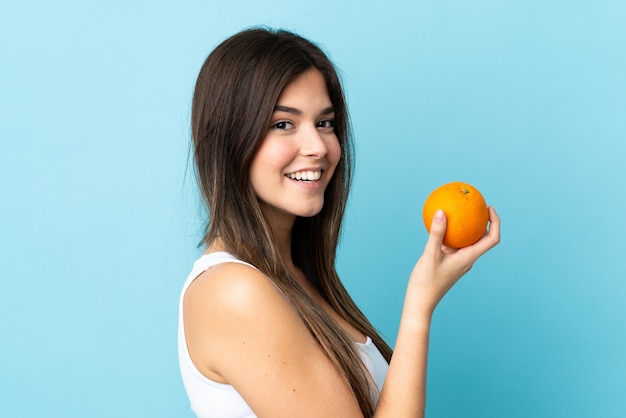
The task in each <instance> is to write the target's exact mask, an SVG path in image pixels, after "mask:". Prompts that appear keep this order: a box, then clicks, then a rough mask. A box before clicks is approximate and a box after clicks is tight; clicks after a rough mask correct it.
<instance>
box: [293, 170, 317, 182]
mask: <svg viewBox="0 0 626 418" xmlns="http://www.w3.org/2000/svg"><path fill="white" fill-rule="evenodd" d="M285 176H286V177H288V178H290V179H291V180H296V181H318V180H319V179H320V178H322V170H317V171H296V172H295V173H289V174H285Z"/></svg>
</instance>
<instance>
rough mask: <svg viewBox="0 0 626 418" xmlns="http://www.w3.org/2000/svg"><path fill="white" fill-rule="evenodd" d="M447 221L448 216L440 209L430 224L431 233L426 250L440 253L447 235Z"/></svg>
mask: <svg viewBox="0 0 626 418" xmlns="http://www.w3.org/2000/svg"><path fill="white" fill-rule="evenodd" d="M446 226H447V219H446V214H445V213H444V211H442V210H441V209H438V210H437V211H436V212H435V215H434V216H433V220H432V222H431V224H430V233H429V235H428V242H427V243H426V248H427V249H428V250H430V251H440V250H441V246H442V245H443V237H444V235H445V234H446Z"/></svg>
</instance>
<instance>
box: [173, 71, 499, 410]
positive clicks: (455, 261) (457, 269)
mask: <svg viewBox="0 0 626 418" xmlns="http://www.w3.org/2000/svg"><path fill="white" fill-rule="evenodd" d="M277 105H278V106H277V108H276V109H277V110H276V111H275V112H274V114H273V116H272V122H271V127H270V129H269V130H268V133H267V135H266V137H265V139H264V141H263V143H262V145H261V148H260V150H259V151H258V154H257V155H256V156H255V160H254V161H253V164H252V167H251V173H250V178H251V181H252V184H253V187H254V188H255V191H256V192H257V194H258V196H259V199H260V201H261V202H262V208H263V210H264V213H265V214H266V216H267V217H268V219H269V222H270V226H271V228H272V230H273V231H274V233H275V236H276V237H277V240H278V244H279V249H280V250H281V252H282V255H283V257H284V259H285V260H287V263H288V266H289V268H290V269H291V273H292V274H294V276H295V277H296V278H297V279H298V281H299V283H300V284H301V285H302V286H303V288H304V289H305V290H306V291H307V292H309V294H310V295H311V296H312V297H313V298H314V299H315V300H316V301H318V303H320V305H321V306H322V308H323V309H325V310H326V311H327V312H328V313H329V314H330V315H331V316H332V317H333V318H335V320H336V321H337V322H338V323H339V325H341V326H342V327H343V328H344V329H345V330H346V331H347V332H348V334H349V335H351V336H352V338H353V339H354V340H355V341H358V342H364V341H365V339H366V336H364V335H362V334H360V333H359V332H358V331H356V330H355V329H354V328H353V327H351V326H350V325H349V324H347V323H345V321H342V320H341V319H340V318H339V316H338V315H337V314H336V313H335V312H334V311H333V310H332V308H331V307H330V306H328V305H327V304H326V303H324V301H323V300H322V298H321V297H320V296H319V294H317V292H316V291H315V289H314V288H313V287H312V286H311V285H310V284H309V283H308V281H307V280H306V278H305V277H304V276H303V274H302V273H301V272H300V271H299V270H298V269H297V268H295V267H294V266H293V263H292V262H291V255H290V250H289V249H290V247H291V229H292V227H293V223H294V221H295V219H296V217H297V216H311V215H314V214H316V213H318V212H319V210H321V208H322V205H323V203H324V198H323V190H324V188H325V187H326V185H327V184H328V181H329V179H330V178H331V176H332V173H333V171H334V168H335V167H336V165H337V161H338V160H339V155H340V152H339V144H338V141H337V138H336V136H335V134H334V132H333V131H332V128H331V127H330V126H329V124H328V123H327V122H328V121H330V120H332V116H333V115H332V113H331V112H329V108H330V106H331V102H330V99H329V97H328V93H327V89H326V85H325V83H324V79H323V77H322V75H321V74H320V73H319V71H317V70H314V69H312V70H309V71H307V72H305V73H303V74H302V75H300V76H299V77H298V78H297V79H295V80H294V81H293V82H292V83H291V84H289V85H288V86H287V87H286V88H285V90H284V91H283V92H282V94H281V96H280V98H279V100H278V103H277ZM287 108H288V110H286V109H287ZM302 168H315V169H318V168H320V169H321V170H322V175H321V178H320V180H318V182H317V184H311V183H305V184H300V183H298V182H296V181H293V180H291V179H289V178H288V177H286V176H285V175H286V174H289V173H293V172H294V171H298V170H301V169H302ZM489 213H490V221H491V224H490V228H489V231H488V232H487V233H486V234H485V236H484V237H483V238H482V239H481V240H479V241H478V242H477V243H476V244H474V245H472V246H470V247H466V248H462V249H460V250H452V249H449V248H447V247H445V246H443V245H442V241H443V236H444V233H445V228H446V219H445V215H444V214H443V212H438V213H437V214H436V216H435V217H434V219H433V224H432V226H431V229H430V235H429V238H428V242H427V244H426V246H425V248H424V251H423V254H422V256H421V257H420V258H419V260H418V261H417V263H416V264H415V267H414V268H413V270H412V272H411V275H410V277H409V281H408V285H407V291H406V296H405V302H404V307H403V311H402V317H401V320H400V327H399V332H398V338H397V341H396V346H395V349H394V355H393V358H392V360H391V363H390V365H389V371H388V374H387V378H386V380H385V383H384V386H383V390H382V393H381V395H380V399H379V402H378V406H377V409H376V412H375V416H377V417H423V415H424V407H425V405H424V404H425V390H426V364H427V354H428V336H429V333H430V323H431V318H432V314H433V311H434V310H435V307H436V306H437V304H438V303H439V301H440V300H441V298H442V297H443V296H444V295H445V294H446V292H447V291H448V290H449V289H450V288H451V287H452V286H453V285H454V284H455V283H456V282H457V281H458V280H459V278H460V277H461V276H462V275H463V274H465V273H466V272H467V271H469V269H470V268H471V267H472V265H473V264H474V262H476V260H477V259H478V258H479V257H480V256H481V255H482V254H484V253H485V252H487V251H488V250H489V249H490V248H492V247H493V246H495V245H496V244H497V243H498V242H499V240H500V220H499V218H498V216H497V214H496V212H495V210H494V209H493V208H489ZM221 250H224V247H223V245H222V243H221V242H220V241H219V240H217V241H216V242H213V243H212V245H210V246H209V247H208V248H207V252H214V251H221ZM183 309H184V320H185V332H186V338H187V344H188V349H189V353H190V355H191V358H192V360H193V362H194V364H195V365H196V367H197V368H198V369H199V370H200V372H201V373H202V374H204V375H205V376H206V377H208V378H209V379H211V380H214V381H216V382H221V383H228V384H230V385H232V386H234V387H235V389H236V390H237V391H238V392H239V393H240V394H241V396H242V397H243V398H244V399H245V400H246V402H247V403H248V405H250V407H251V408H252V410H253V411H254V412H255V414H256V415H257V416H259V417H294V416H299V417H360V416H362V414H361V411H360V409H359V406H358V404H357V402H356V399H355V398H354V395H353V394H352V392H351V390H350V388H349V387H348V386H347V385H346V384H345V383H344V381H343V380H342V378H341V377H340V375H339V372H338V371H337V370H336V369H335V368H334V367H333V366H332V365H331V364H330V362H329V360H328V359H327V358H326V356H325V355H324V354H323V353H322V351H321V350H320V349H319V347H318V346H317V344H316V343H315V341H314V340H313V337H312V335H311V333H310V332H309V331H308V329H307V328H306V327H305V326H304V324H303V322H302V321H301V320H300V318H299V317H298V315H297V314H296V312H295V311H294V309H293V308H292V307H291V305H290V304H289V302H287V301H286V299H285V298H284V297H283V296H282V295H281V294H280V293H279V292H278V291H277V289H276V287H275V286H274V285H273V284H272V283H271V281H270V280H269V278H268V277H266V276H265V275H263V274H262V273H260V272H259V271H257V270H255V269H252V268H250V267H248V266H245V265H241V264H235V263H224V264H220V265H217V266H215V267H213V268H211V269H209V270H208V271H206V272H204V273H203V274H201V275H200V276H199V277H198V278H197V279H196V280H194V282H193V283H192V284H191V286H190V287H189V289H188V290H187V293H186V295H185V298H184V303H183Z"/></svg>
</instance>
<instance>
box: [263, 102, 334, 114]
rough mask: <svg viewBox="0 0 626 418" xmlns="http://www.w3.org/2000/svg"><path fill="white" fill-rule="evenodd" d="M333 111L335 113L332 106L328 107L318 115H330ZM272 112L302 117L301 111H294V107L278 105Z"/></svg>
mask: <svg viewBox="0 0 626 418" xmlns="http://www.w3.org/2000/svg"><path fill="white" fill-rule="evenodd" d="M334 111H335V108H334V107H332V106H329V107H327V108H325V109H322V111H321V112H320V115H322V116H325V115H330V114H331V113H333V112H334ZM274 112H287V113H291V114H294V115H298V116H300V115H302V110H300V109H296V108H295V107H290V106H283V105H279V104H277V105H276V106H274Z"/></svg>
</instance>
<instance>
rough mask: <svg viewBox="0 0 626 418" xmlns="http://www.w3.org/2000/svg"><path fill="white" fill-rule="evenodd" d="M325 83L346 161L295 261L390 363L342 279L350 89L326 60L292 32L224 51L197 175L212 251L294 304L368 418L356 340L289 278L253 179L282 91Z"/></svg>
mask: <svg viewBox="0 0 626 418" xmlns="http://www.w3.org/2000/svg"><path fill="white" fill-rule="evenodd" d="M312 67H314V68H317V69H318V70H319V71H320V72H321V73H322V74H323V75H324V78H325V80H326V86H327V88H328V94H329V96H330V99H331V102H332V104H333V108H334V111H335V122H336V126H335V133H336V135H337V138H338V140H339V143H340V145H341V158H340V161H339V164H338V166H337V168H336V170H335V173H334V175H333V178H332V179H331V181H330V183H329V185H328V187H327V189H326V191H325V195H324V206H323V208H322V210H321V211H320V213H319V214H317V215H315V216H313V217H308V218H302V217H299V218H297V219H296V222H295V224H294V227H293V231H292V240H291V242H292V249H291V252H292V258H293V262H294V264H295V265H296V266H297V267H298V268H300V269H301V270H302V272H303V273H304V275H305V276H306V277H307V279H308V280H309V281H310V282H311V283H312V284H313V285H314V286H315V287H316V288H317V290H318V291H319V293H320V294H321V295H322V297H323V298H324V299H325V300H326V301H327V302H328V303H329V304H330V305H331V306H332V307H333V309H335V310H336V311H337V313H338V314H339V315H340V316H341V317H343V318H344V319H345V320H346V321H348V322H349V323H350V324H352V325H353V326H354V327H355V328H357V329H358V330H359V331H360V332H362V333H363V334H365V335H368V336H370V338H371V339H372V340H373V342H374V344H376V346H377V347H378V349H379V350H380V351H381V352H382V354H383V356H384V357H385V358H386V359H387V361H389V360H390V358H391V349H390V348H389V346H388V345H387V344H386V343H385V341H384V340H383V339H382V338H381V337H380V335H379V334H378V333H377V332H376V330H375V329H374V328H373V326H372V325H371V324H370V323H369V321H368V320H367V319H366V318H365V316H364V315H363V313H362V312H361V311H360V310H359V309H358V307H357V306H356V304H355V303H354V302H353V300H352V298H351V297H350V296H349V295H348V293H347V291H346V289H345V288H344V286H343V284H342V283H341V281H340V280H339V277H338V275H337V271H336V269H335V258H336V253H337V245H338V242H339V238H340V233H341V223H342V219H343V215H344V211H345V208H346V202H347V199H348V192H349V189H350V182H351V175H352V162H353V155H352V152H353V151H352V143H351V142H352V141H351V136H350V130H349V120H348V113H347V109H346V103H345V99H344V95H343V89H342V87H341V83H340V80H339V77H338V75H337V72H336V70H335V68H334V66H333V64H332V63H331V62H330V60H329V59H328V57H327V56H326V55H325V54H324V52H322V50H321V49H320V48H319V47H318V46H316V45H315V44H313V43H311V42H310V41H308V40H306V39H304V38H302V37H300V36H298V35H296V34H293V33H290V32H286V31H275V30H270V29H264V28H258V29H249V30H245V31H243V32H240V33H238V34H236V35H234V36H232V37H230V38H228V39H227V40H226V41H224V42H223V43H221V44H220V45H219V46H218V47H217V48H216V49H215V50H214V51H213V52H212V53H211V54H210V55H209V57H208V58H207V60H206V61H205V63H204V65H203V66H202V69H201V70H200V74H199V76H198V80H197V82H196V87H195V91H194V96H193V104H192V115H191V119H192V138H193V144H194V158H195V165H196V167H195V168H196V175H197V178H198V182H199V186H200V188H201V191H202V196H203V198H204V199H205V201H206V204H207V208H208V211H209V220H208V221H207V225H206V231H205V236H204V242H205V244H207V245H208V244H210V243H211V242H213V241H214V240H215V239H216V238H217V237H220V238H221V239H222V241H223V242H224V245H225V247H226V249H227V250H228V251H229V252H231V253H232V254H233V255H235V256H236V257H238V258H240V259H241V260H244V261H247V262H249V263H251V264H252V265H254V266H256V267H257V268H258V269H259V270H260V271H262V272H263V273H265V274H266V275H267V276H268V277H269V278H270V279H271V280H272V281H273V282H274V283H275V285H276V286H277V287H278V288H279V289H280V291H281V292H282V293H283V294H284V296H285V297H286V298H287V299H288V300H289V301H290V302H291V303H292V305H293V306H294V308H295V309H296V311H297V313H298V314H299V315H300V317H301V318H302V321H303V322H304V323H305V325H306V326H307V327H308V329H309V330H310V332H311V333H312V335H313V337H314V338H315V340H316V341H317V343H318V344H319V345H320V347H321V348H322V350H323V351H324V353H325V354H326V356H327V357H328V358H329V359H330V361H331V362H332V363H333V364H334V365H335V367H337V369H338V370H339V371H340V372H341V373H342V375H343V376H344V378H345V379H346V381H347V382H348V384H349V385H350V386H351V387H352V389H353V391H354V394H355V397H356V399H357V401H358V402H359V405H360V407H361V411H362V412H363V415H364V416H366V417H367V416H371V415H372V414H373V404H372V395H373V391H374V390H375V388H374V386H373V382H372V381H371V378H370V376H369V373H368V372H367V369H366V368H365V366H364V364H363V362H362V360H361V358H360V356H359V354H358V352H357V351H356V348H355V346H354V343H353V342H352V340H351V338H350V337H349V336H348V335H347V333H346V332H345V331H344V330H343V329H342V328H341V327H340V326H338V325H337V323H336V322H335V321H334V320H332V319H331V317H330V316H329V315H328V314H327V313H326V312H325V311H324V310H323V309H322V308H321V307H320V306H319V305H318V304H317V303H315V302H314V301H313V300H312V299H311V298H310V297H309V296H308V294H307V293H306V292H305V291H304V290H303V289H302V288H301V287H300V286H299V285H298V284H297V282H296V281H295V280H294V278H293V277H292V276H291V274H290V273H289V272H288V271H287V268H286V267H285V264H284V261H283V260H282V258H281V256H280V254H279V252H278V250H277V248H276V246H275V242H274V239H273V235H272V232H271V230H270V228H269V226H268V224H267V222H266V220H265V218H264V216H263V214H262V212H261V209H260V206H259V202H258V199H257V196H256V194H255V192H254V190H253V188H252V186H251V184H250V180H249V171H250V165H251V162H252V159H253V158H254V156H255V154H256V152H257V149H258V148H259V145H260V144H261V142H262V140H263V138H264V136H265V134H266V132H267V129H268V125H269V122H270V117H271V115H272V112H273V110H274V106H275V104H276V102H277V100H278V97H279V95H280V93H281V92H282V90H283V89H284V88H285V86H287V84H289V82H291V81H292V80H294V79H295V78H296V77H297V76H298V75H300V74H302V73H303V72H305V71H306V70H308V69H310V68H312Z"/></svg>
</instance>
